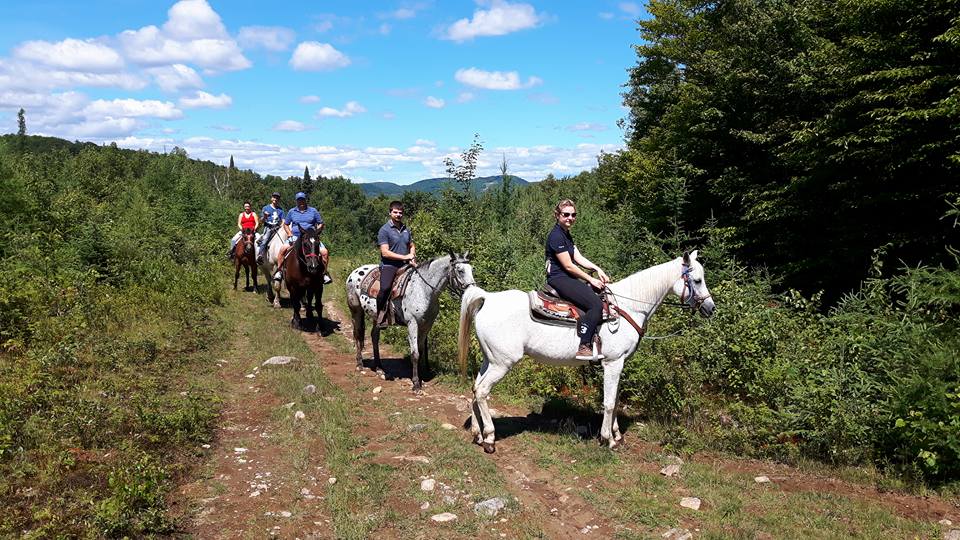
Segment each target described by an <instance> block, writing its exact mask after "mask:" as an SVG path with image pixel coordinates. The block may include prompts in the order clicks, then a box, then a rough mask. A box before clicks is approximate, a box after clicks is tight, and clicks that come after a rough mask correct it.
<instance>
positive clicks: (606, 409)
mask: <svg viewBox="0 0 960 540" xmlns="http://www.w3.org/2000/svg"><path fill="white" fill-rule="evenodd" d="M621 372H623V358H622V357H621V358H617V359H616V360H614V361H612V362H604V364H603V424H601V426H600V441H601V442H606V443H607V445H608V446H609V447H610V448H613V447H614V446H616V445H617V443H618V442H619V440H620V438H622V437H614V416H615V415H616V412H617V389H618V387H619V385H620V373H621ZM616 432H617V433H618V434H619V432H620V430H619V429H617V430H616Z"/></svg>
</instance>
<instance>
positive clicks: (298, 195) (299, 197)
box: [294, 191, 307, 200]
mask: <svg viewBox="0 0 960 540" xmlns="http://www.w3.org/2000/svg"><path fill="white" fill-rule="evenodd" d="M306 198H307V194H306V193H304V192H302V191H298V192H297V196H296V197H294V199H297V200H300V199H306Z"/></svg>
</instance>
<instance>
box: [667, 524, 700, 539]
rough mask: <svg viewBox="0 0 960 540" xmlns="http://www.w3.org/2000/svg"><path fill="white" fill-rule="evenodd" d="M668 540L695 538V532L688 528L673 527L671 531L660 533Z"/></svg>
mask: <svg viewBox="0 0 960 540" xmlns="http://www.w3.org/2000/svg"><path fill="white" fill-rule="evenodd" d="M660 536H661V537H663V538H666V539H667V540H691V539H692V538H693V533H691V532H690V531H688V530H687V529H679V528H676V527H674V528H672V529H670V530H669V531H667V532H665V533H663V534H661V535H660Z"/></svg>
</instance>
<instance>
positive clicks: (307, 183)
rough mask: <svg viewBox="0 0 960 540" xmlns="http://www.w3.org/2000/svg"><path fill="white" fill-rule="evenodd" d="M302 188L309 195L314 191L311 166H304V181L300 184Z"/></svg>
mask: <svg viewBox="0 0 960 540" xmlns="http://www.w3.org/2000/svg"><path fill="white" fill-rule="evenodd" d="M300 188H301V191H303V192H304V193H306V194H307V196H308V197H309V196H310V194H311V193H313V180H311V179H310V167H304V168H303V181H302V182H301V184H300Z"/></svg>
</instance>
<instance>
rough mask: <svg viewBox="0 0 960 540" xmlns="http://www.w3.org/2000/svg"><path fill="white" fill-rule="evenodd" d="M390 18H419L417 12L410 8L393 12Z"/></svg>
mask: <svg viewBox="0 0 960 540" xmlns="http://www.w3.org/2000/svg"><path fill="white" fill-rule="evenodd" d="M390 16H391V17H392V18H394V19H400V20H403V19H412V18H414V17H416V16H417V11H416V10H414V9H410V8H400V9H396V10H394V11H392V12H391V13H390Z"/></svg>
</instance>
